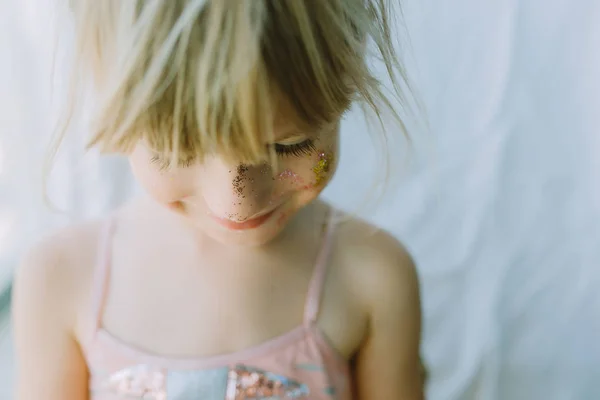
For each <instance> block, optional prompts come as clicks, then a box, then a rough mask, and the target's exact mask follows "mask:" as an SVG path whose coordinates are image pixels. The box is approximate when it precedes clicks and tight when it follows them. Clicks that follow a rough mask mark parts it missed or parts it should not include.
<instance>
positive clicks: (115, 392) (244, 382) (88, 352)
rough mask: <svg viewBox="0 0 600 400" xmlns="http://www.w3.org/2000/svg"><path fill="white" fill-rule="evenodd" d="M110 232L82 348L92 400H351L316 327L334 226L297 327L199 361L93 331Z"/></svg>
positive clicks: (334, 355) (343, 368)
mask: <svg viewBox="0 0 600 400" xmlns="http://www.w3.org/2000/svg"><path fill="white" fill-rule="evenodd" d="M113 228H114V226H113V224H108V226H107V229H106V231H105V234H104V235H103V244H102V248H101V252H100V253H101V254H102V255H103V257H102V259H101V260H100V262H99V265H98V267H97V269H96V278H95V282H96V285H95V293H94V310H92V317H93V318H91V322H90V335H89V338H88V340H87V341H86V342H85V343H84V344H83V345H84V346H83V347H84V349H83V350H84V354H85V357H86V361H87V363H88V368H89V370H90V399H91V400H117V399H145V400H245V399H263V400H283V399H311V400H331V399H337V400H351V399H352V395H351V386H352V385H351V380H350V371H349V367H348V365H347V362H346V360H345V359H343V358H342V357H341V356H340V355H339V353H338V352H337V351H336V350H335V349H334V348H333V347H332V346H331V345H330V344H329V342H328V340H327V338H326V337H325V335H324V334H323V333H322V332H321V331H320V329H319V328H318V326H317V324H316V317H317V314H318V309H319V303H320V297H321V291H322V286H323V281H324V276H325V271H326V265H327V262H328V253H329V247H330V245H329V242H330V240H331V235H332V232H333V223H332V222H330V223H329V227H328V229H327V233H326V235H325V240H324V244H323V246H322V249H321V252H320V254H319V257H318V259H317V264H316V266H315V272H314V276H313V279H312V282H311V285H310V289H309V294H308V297H307V304H306V309H305V319H304V322H303V324H302V325H301V326H299V327H298V328H296V329H294V330H292V331H290V332H288V333H286V334H284V335H281V336H279V337H276V338H274V339H272V340H269V341H268V342H266V343H263V344H261V345H258V346H255V347H252V348H250V349H246V350H243V351H240V352H236V353H232V354H227V355H219V356H214V357H208V358H201V359H188V358H174V359H173V358H165V357H161V356H157V355H153V354H149V353H148V352H144V351H142V350H140V349H137V348H135V347H134V346H131V345H129V344H127V343H124V342H122V341H120V340H119V339H118V338H116V337H114V336H113V335H111V334H110V333H109V332H107V331H106V330H104V329H103V328H102V327H101V326H99V325H100V324H99V321H100V320H101V315H102V309H103V304H104V302H105V299H104V294H105V293H106V292H107V290H106V286H107V284H108V274H109V271H110V242H111V237H112V231H113Z"/></svg>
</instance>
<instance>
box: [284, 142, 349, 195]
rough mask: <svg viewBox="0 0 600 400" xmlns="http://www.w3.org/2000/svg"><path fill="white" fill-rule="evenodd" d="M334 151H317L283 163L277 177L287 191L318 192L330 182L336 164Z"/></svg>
mask: <svg viewBox="0 0 600 400" xmlns="http://www.w3.org/2000/svg"><path fill="white" fill-rule="evenodd" d="M336 156H337V154H336V152H335V151H331V150H330V151H325V150H319V151H317V152H316V153H314V154H311V155H310V156H307V157H306V158H299V159H297V160H290V161H287V162H286V163H284V165H283V167H285V169H283V171H282V172H280V173H279V175H278V177H277V178H278V181H279V182H281V184H282V186H284V188H285V189H287V190H290V189H291V190H294V191H306V190H308V191H314V190H317V191H320V190H322V189H323V188H325V186H327V184H328V183H329V181H330V180H331V178H332V177H333V174H334V173H335V169H336V164H337V162H336V161H337V157H336Z"/></svg>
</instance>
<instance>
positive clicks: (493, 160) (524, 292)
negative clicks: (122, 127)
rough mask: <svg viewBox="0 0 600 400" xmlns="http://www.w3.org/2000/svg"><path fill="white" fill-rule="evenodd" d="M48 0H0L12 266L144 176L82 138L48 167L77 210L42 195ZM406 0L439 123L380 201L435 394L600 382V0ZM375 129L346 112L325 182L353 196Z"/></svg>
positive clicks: (3, 208)
mask: <svg viewBox="0 0 600 400" xmlns="http://www.w3.org/2000/svg"><path fill="white" fill-rule="evenodd" d="M50 1H51V0H45V1H42V0H37V1H35V2H34V1H32V0H18V1H17V0H0V4H3V5H4V7H3V8H2V10H6V12H0V46H2V47H1V50H2V53H0V60H1V62H0V85H1V86H0V87H1V88H2V90H1V91H0V110H1V112H0V118H1V120H0V122H1V128H0V129H2V130H1V131H0V133H1V134H2V135H1V136H0V152H3V154H4V157H3V160H4V163H3V167H0V171H2V172H0V262H1V263H2V264H0V265H1V268H0V273H2V272H5V271H8V270H9V269H10V268H11V267H12V266H13V265H14V260H15V259H16V257H17V255H18V254H19V252H20V251H21V249H22V248H23V247H24V246H26V245H28V244H29V243H30V242H31V240H33V239H34V238H35V237H38V236H39V235H40V234H41V233H42V232H45V231H47V230H48V229H50V228H53V227H55V226H57V225H60V224H63V223H65V222H67V221H68V220H69V219H77V218H83V217H86V216H91V215H97V214H98V213H101V212H102V211H103V210H106V209H107V208H109V207H111V206H112V205H114V204H116V203H118V202H120V201H121V200H122V199H124V198H126V197H127V196H128V195H129V194H130V193H131V191H132V190H133V189H132V184H131V180H130V178H129V176H128V175H127V174H126V173H124V171H126V170H127V169H126V165H125V163H124V162H123V161H122V160H118V159H105V160H102V161H101V160H98V159H97V157H95V156H94V155H91V156H88V157H87V158H85V159H81V158H80V157H79V155H78V151H77V150H76V149H77V148H78V146H79V145H80V143H78V142H77V141H74V142H72V143H68V144H67V146H66V151H65V156H64V157H63V158H62V159H61V161H60V162H59V165H58V168H57V171H56V174H55V176H56V178H57V179H55V181H54V185H53V193H54V194H55V196H56V197H55V198H56V199H58V202H59V203H61V204H62V205H64V206H66V207H67V208H69V209H70V210H72V212H73V216H72V217H69V218H68V217H58V216H53V215H51V214H49V213H48V212H46V211H45V210H44V209H43V208H42V202H41V200H39V173H38V171H39V157H40V154H42V153H41V151H42V150H43V148H44V145H45V143H44V137H45V133H46V131H47V126H48V122H49V121H50V120H51V118H50V115H51V114H50V112H49V105H48V100H49V92H48V85H47V82H48V72H47V71H48V70H49V69H48V68H49V57H48V54H49V52H48V49H49V48H50V46H51V39H50V38H51V35H48V29H50V27H49V22H48V21H49V18H48V16H49V14H50V13H49V10H50V6H49V2H50ZM404 4H405V13H406V21H407V25H408V30H409V32H410V34H411V40H412V46H411V50H410V51H411V52H412V53H411V54H412V56H411V57H408V56H407V64H408V67H409V72H410V73H411V75H412V76H413V78H414V79H415V81H416V88H417V91H418V94H419V96H420V97H421V99H422V102H423V103H424V104H425V106H426V108H427V111H428V116H429V124H430V127H431V134H425V133H423V132H421V131H418V130H416V129H415V130H413V131H412V132H411V133H412V135H413V136H414V137H415V140H416V142H417V146H416V147H417V149H418V152H417V153H416V154H415V155H414V158H415V161H416V162H414V163H412V164H411V166H410V168H409V169H408V171H407V173H406V174H404V176H403V180H402V183H401V185H400V186H399V188H398V189H397V190H396V191H395V192H394V193H393V194H392V196H390V198H388V199H386V201H385V202H384V203H383V204H381V206H380V207H379V208H378V209H377V210H375V211H373V212H372V213H370V215H369V217H370V218H371V219H372V220H374V221H375V222H377V223H379V224H381V225H383V226H384V227H386V228H388V229H390V230H391V231H392V232H394V233H395V234H396V235H397V236H398V237H399V238H401V239H402V240H403V241H404V242H405V243H406V245H407V246H408V247H409V249H410V250H411V252H412V253H413V255H414V257H415V260H416V261H417V264H418V267H419V271H420V273H421V281H422V287H423V305H424V309H425V321H424V325H425V326H424V330H425V332H424V354H425V358H426V360H427V362H428V364H429V369H430V374H431V380H430V385H429V388H428V395H429V396H428V398H430V399H433V400H446V399H449V400H452V399H484V400H488V399H489V400H495V399H508V400H521V399H522V400H532V399H543V400H563V399H564V400H570V399H593V398H596V397H599V396H600V379H599V378H600V369H599V368H598V365H600V341H599V340H598V337H599V334H600V290H599V289H600V269H598V266H599V264H600V246H599V245H598V244H599V243H598V242H599V241H598V239H599V238H600V235H599V234H600V162H599V161H598V160H599V159H600V135H599V134H598V133H597V132H596V130H597V126H599V123H600V50H599V49H600V3H599V2H597V1H594V0H521V1H518V0H496V1H493V0H489V1H485V2H482V1H479V0H455V1H452V2H446V1H442V0H405V1H404ZM11 47H12V48H11ZM364 129H365V128H364V125H363V123H362V119H361V118H360V116H359V115H358V114H356V113H352V114H351V115H350V116H349V121H347V123H346V124H345V125H344V133H343V134H344V140H343V156H342V160H341V165H340V172H339V175H338V177H337V178H336V180H335V182H334V183H333V184H332V186H331V187H330V188H328V190H327V193H326V196H327V197H328V198H329V199H331V200H332V201H334V202H335V203H336V204H340V205H342V206H344V207H347V208H352V207H353V206H355V205H357V204H358V202H359V201H360V198H359V197H357V196H356V195H355V194H357V193H361V192H362V191H366V190H368V189H369V188H370V187H371V183H372V179H373V175H372V172H371V171H369V170H368V169H365V168H364V167H363V166H362V164H360V163H357V162H356V161H355V160H356V159H358V160H361V161H362V162H364V163H366V162H368V161H369V160H372V159H374V158H375V157H376V155H375V154H374V153H373V152H372V151H369V150H368V149H369V148H370V145H369V139H368V138H367V137H366V136H365V135H364ZM365 149H367V150H365ZM396 156H397V157H400V155H396ZM11 221H14V222H15V223H14V224H13V225H9V224H10V222H11ZM3 232H7V234H6V235H4V236H2V233H3ZM0 357H4V359H5V360H6V359H7V355H6V353H0ZM6 365H7V364H6V362H5V363H4V368H6ZM1 370H2V368H0V371H1ZM5 370H6V369H5ZM2 376H3V377H6V379H9V376H10V375H9V374H4V373H3V374H2ZM1 386H2V387H6V385H4V384H2V385H1ZM0 397H2V398H4V396H2V395H1V393H0Z"/></svg>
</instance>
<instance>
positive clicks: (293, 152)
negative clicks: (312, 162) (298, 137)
mask: <svg viewBox="0 0 600 400" xmlns="http://www.w3.org/2000/svg"><path fill="white" fill-rule="evenodd" d="M273 147H274V148H275V152H276V153H277V154H278V155H281V156H295V157H300V156H303V155H307V154H311V153H313V152H315V151H316V148H315V143H314V141H313V140H312V139H306V140H305V141H303V142H300V143H293V144H281V143H275V144H274V145H273Z"/></svg>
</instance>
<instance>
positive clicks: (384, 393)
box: [354, 235, 424, 400]
mask: <svg viewBox="0 0 600 400" xmlns="http://www.w3.org/2000/svg"><path fill="white" fill-rule="evenodd" d="M379 236H380V240H379V241H378V243H377V248H378V249H377V250H379V251H378V252H377V253H378V255H377V257H375V260H374V262H373V263H372V264H371V265H369V267H368V270H369V271H368V277H365V279H363V293H364V298H365V299H366V301H365V303H366V307H367V310H368V313H369V315H370V318H369V332H368V337H367V339H366V341H365V343H364V345H363V347H362V348H361V349H360V350H359V353H358V354H357V358H356V362H355V365H354V367H355V380H356V382H357V391H358V399H359V400H390V399H394V400H422V399H423V398H424V388H423V385H424V380H423V378H424V377H423V373H422V372H423V370H422V367H421V362H420V357H419V347H420V335H421V309H420V300H419V284H418V280H417V274H416V270H415V267H414V265H413V262H412V260H411V259H410V256H409V255H408V254H407V253H406V251H405V250H403V249H402V248H401V246H400V245H399V244H397V243H396V242H395V240H393V239H392V238H390V237H381V236H383V235H379Z"/></svg>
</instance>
